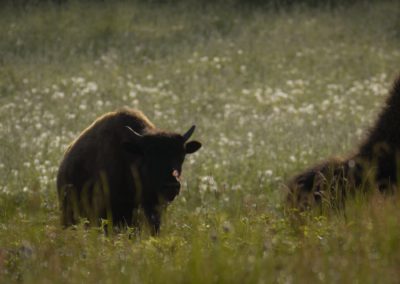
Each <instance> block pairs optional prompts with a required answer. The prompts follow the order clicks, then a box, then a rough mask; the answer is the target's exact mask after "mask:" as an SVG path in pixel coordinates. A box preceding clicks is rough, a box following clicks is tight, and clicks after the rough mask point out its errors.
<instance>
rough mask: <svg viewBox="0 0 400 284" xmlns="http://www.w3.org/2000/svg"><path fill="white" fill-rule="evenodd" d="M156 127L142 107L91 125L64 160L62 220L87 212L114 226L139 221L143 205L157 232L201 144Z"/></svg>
mask: <svg viewBox="0 0 400 284" xmlns="http://www.w3.org/2000/svg"><path fill="white" fill-rule="evenodd" d="M193 130H194V126H193V127H192V128H191V131H189V132H190V133H186V134H185V135H180V134H177V133H171V132H165V131H161V130H159V129H157V128H156V127H155V126H154V125H153V124H152V123H151V122H150V121H149V120H148V119H147V118H146V117H145V116H144V115H143V114H142V113H141V112H139V111H136V110H128V109H126V110H122V111H117V112H111V113H107V114H105V115H103V116H101V117H100V118H98V119H97V120H96V121H95V122H94V123H93V124H92V125H90V126H89V127H88V128H86V129H85V130H84V131H83V132H82V133H81V134H80V136H79V137H78V138H77V139H76V140H75V141H74V142H73V143H72V144H71V145H70V146H69V147H68V149H67V150H66V152H65V155H64V158H63V160H62V162H61V165H60V168H59V171H58V176H57V189H58V198H59V203H60V208H61V215H62V217H61V223H62V224H63V225H64V226H69V225H73V224H76V223H77V221H78V219H79V218H81V217H83V218H86V219H88V220H89V222H90V224H92V225H99V224H100V222H101V219H108V220H112V221H113V224H114V226H125V225H127V226H138V220H137V210H138V209H139V208H141V209H142V210H143V212H144V214H145V216H146V218H147V220H148V222H149V224H150V225H151V229H152V232H153V233H154V234H155V233H157V232H158V231H159V228H160V218H161V211H162V210H161V209H162V208H163V207H164V206H165V205H166V204H167V203H168V202H171V201H172V200H173V199H174V198H175V196H176V195H177V194H178V193H179V190H180V182H179V179H180V174H181V170H182V163H183V161H184V158H185V155H186V154H190V153H194V152H196V151H197V150H198V149H199V148H200V147H201V144H200V143H199V142H197V141H190V142H187V141H186V140H187V139H188V138H189V137H188V136H190V135H191V133H192V132H193Z"/></svg>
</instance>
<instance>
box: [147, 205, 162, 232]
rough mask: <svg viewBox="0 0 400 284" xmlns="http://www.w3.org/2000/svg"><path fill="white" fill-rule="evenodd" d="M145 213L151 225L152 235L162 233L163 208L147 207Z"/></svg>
mask: <svg viewBox="0 0 400 284" xmlns="http://www.w3.org/2000/svg"><path fill="white" fill-rule="evenodd" d="M144 213H145V215H146V218H147V222H148V223H149V226H150V233H151V235H152V236H157V235H158V234H159V233H160V225H161V210H159V208H150V209H145V210H144Z"/></svg>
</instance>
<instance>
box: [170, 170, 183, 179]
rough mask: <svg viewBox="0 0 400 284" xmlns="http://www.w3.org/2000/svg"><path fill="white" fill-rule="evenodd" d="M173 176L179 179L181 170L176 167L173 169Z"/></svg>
mask: <svg viewBox="0 0 400 284" xmlns="http://www.w3.org/2000/svg"><path fill="white" fill-rule="evenodd" d="M172 176H173V177H174V178H176V179H177V180H179V178H180V176H181V174H180V172H179V171H178V170H176V169H174V170H173V171H172Z"/></svg>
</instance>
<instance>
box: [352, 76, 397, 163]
mask: <svg viewBox="0 0 400 284" xmlns="http://www.w3.org/2000/svg"><path fill="white" fill-rule="evenodd" d="M399 150H400V78H398V79H397V81H396V82H395V84H394V86H393V89H392V91H391V93H390V96H389V97H388V99H387V100H386V104H385V106H384V108H383V109H382V111H381V113H380V114H379V116H378V119H377V120H376V123H375V125H374V126H373V127H372V129H371V130H370V134H369V135H368V137H367V139H366V140H365V141H364V143H363V144H362V145H361V147H360V150H359V156H361V157H363V158H366V159H368V160H370V159H374V158H375V157H376V155H379V153H382V152H385V153H391V154H392V155H396V154H397V153H398V152H399Z"/></svg>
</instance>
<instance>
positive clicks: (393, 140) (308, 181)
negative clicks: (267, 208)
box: [286, 77, 400, 209]
mask: <svg viewBox="0 0 400 284" xmlns="http://www.w3.org/2000/svg"><path fill="white" fill-rule="evenodd" d="M399 154H400V77H399V78H398V79H397V80H396V82H395V83H394V86H393V88H392V90H391V92H390V95H389V97H388V98H387V100H386V103H385V105H384V107H383V109H382V111H381V113H380V114H379V116H378V118H377V120H376V122H375V124H374V126H373V127H372V128H371V129H370V131H369V133H368V135H367V136H366V139H365V140H364V142H363V143H361V145H360V146H359V147H358V149H357V150H356V151H355V152H354V154H352V155H350V156H349V157H347V158H345V159H340V158H339V159H338V158H333V159H328V160H326V161H323V162H322V163H320V164H318V165H316V166H313V167H311V168H309V169H307V170H306V171H304V172H302V173H300V174H298V175H297V176H295V177H294V178H292V179H291V180H290V181H289V182H288V183H287V184H286V187H287V188H288V191H289V193H288V196H287V201H288V203H289V205H290V206H291V207H298V208H302V209H304V208H307V207H310V206H313V205H315V204H320V203H321V201H323V200H324V198H326V200H327V201H328V202H330V203H331V205H332V204H333V205H334V206H336V205H338V204H342V202H343V201H344V198H345V197H346V196H348V195H349V194H352V193H354V192H357V191H360V190H363V191H364V190H369V189H370V188H377V189H378V190H379V191H380V192H384V193H385V192H392V191H393V190H395V189H396V186H397V183H398V173H399V172H398V171H399V167H398V162H399V161H400V160H399Z"/></svg>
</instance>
